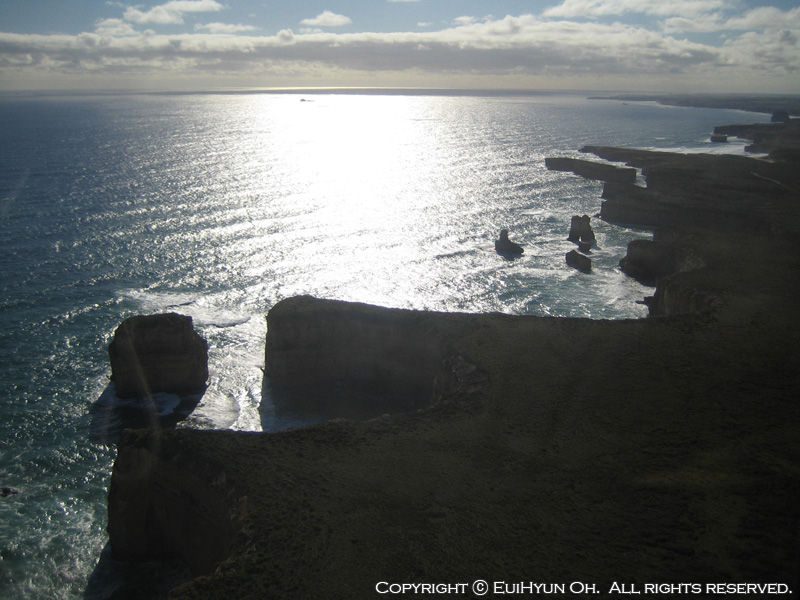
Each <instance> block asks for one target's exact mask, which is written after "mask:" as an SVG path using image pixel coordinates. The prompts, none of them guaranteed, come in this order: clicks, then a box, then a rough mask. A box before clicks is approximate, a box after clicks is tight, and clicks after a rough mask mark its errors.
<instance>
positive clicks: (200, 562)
mask: <svg viewBox="0 0 800 600" xmlns="http://www.w3.org/2000/svg"><path fill="white" fill-rule="evenodd" d="M118 447H119V453H118V456H117V459H116V461H115V462H114V472H113V474H112V477H111V486H110V490H109V495H108V506H109V510H108V534H109V539H110V543H111V550H112V553H113V556H114V558H116V559H119V560H132V561H152V560H159V559H169V558H180V559H183V560H184V561H185V562H186V564H187V565H188V566H189V567H190V569H191V570H192V572H193V573H194V574H196V575H199V574H202V573H207V572H209V571H210V570H211V569H212V568H213V567H214V566H216V565H217V564H218V563H219V562H221V561H222V560H224V559H225V558H227V557H228V556H229V555H230V553H231V551H232V550H233V549H234V548H235V547H236V545H237V543H240V542H241V537H242V532H241V528H240V525H239V524H240V521H241V518H242V517H243V515H244V514H245V511H246V506H247V499H246V498H245V497H244V496H243V495H241V494H239V493H238V491H237V489H236V488H235V487H234V486H233V485H230V484H229V482H228V481H227V479H226V471H225V469H224V467H223V466H222V465H220V464H219V463H217V462H216V461H210V462H209V461H208V456H199V455H195V454H193V453H192V452H187V451H185V450H181V448H180V447H176V446H175V445H172V444H171V443H170V438H169V437H166V436H163V437H162V434H161V431H160V430H158V429H155V430H152V431H149V432H148V431H141V432H135V431H131V430H128V431H126V432H124V433H123V434H122V438H121V439H120V441H119V445H118Z"/></svg>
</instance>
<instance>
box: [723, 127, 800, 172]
mask: <svg viewBox="0 0 800 600" xmlns="http://www.w3.org/2000/svg"><path fill="white" fill-rule="evenodd" d="M714 133H716V134H720V135H729V136H731V135H732V136H736V137H738V138H741V139H745V140H751V141H752V142H753V143H752V144H750V145H749V146H747V147H746V150H747V151H748V152H753V153H760V154H769V157H770V158H772V159H775V160H792V161H793V162H794V161H796V160H797V158H796V155H797V153H798V151H799V150H800V139H798V138H800V119H790V118H788V116H784V118H779V119H777V120H773V122H772V123H756V124H750V125H723V126H720V127H715V128H714Z"/></svg>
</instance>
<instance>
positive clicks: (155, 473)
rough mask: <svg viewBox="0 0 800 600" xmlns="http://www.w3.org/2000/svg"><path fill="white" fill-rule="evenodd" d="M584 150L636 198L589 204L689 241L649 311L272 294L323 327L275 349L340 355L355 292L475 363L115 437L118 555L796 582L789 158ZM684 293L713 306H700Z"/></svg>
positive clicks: (204, 570) (366, 587) (370, 586)
mask: <svg viewBox="0 0 800 600" xmlns="http://www.w3.org/2000/svg"><path fill="white" fill-rule="evenodd" d="M591 151H592V152H593V153H595V154H597V155H598V156H601V157H602V158H607V159H609V160H615V159H616V160H619V159H622V160H624V161H626V162H628V163H631V164H632V163H636V164H634V165H633V166H637V167H639V168H643V169H644V175H645V177H646V179H647V182H648V188H644V189H645V190H648V189H649V191H645V193H644V196H642V197H640V196H641V192H640V191H639V190H632V189H631V188H623V189H620V188H619V187H615V185H616V186H619V185H620V184H611V185H610V186H607V187H608V189H609V190H610V191H609V192H608V195H607V194H606V193H605V192H604V197H605V200H606V202H607V203H608V202H611V203H612V205H613V204H614V203H615V202H616V203H617V204H618V205H622V207H623V208H624V209H626V210H628V211H629V212H628V215H629V216H631V215H633V212H632V211H631V206H633V208H637V209H641V208H642V207H644V208H645V209H650V210H651V212H652V206H653V205H654V204H655V205H657V206H658V207H659V214H660V215H661V216H662V217H663V218H665V219H667V221H665V222H662V223H653V224H650V223H648V225H650V226H658V227H660V228H661V229H660V233H659V234H658V236H659V237H658V239H659V241H664V242H666V243H668V244H671V247H673V248H679V249H680V252H681V256H683V257H684V260H683V262H682V263H681V264H680V265H679V267H678V269H677V270H676V271H673V272H671V273H668V274H665V275H663V276H661V277H660V279H659V280H658V286H657V288H656V291H655V295H654V300H653V301H652V302H651V304H650V307H651V311H652V312H653V313H654V314H658V315H661V316H659V317H656V318H650V319H644V320H640V321H620V322H608V321H591V320H584V319H558V318H541V317H512V316H507V315H499V314H485V315H466V314H445V313H431V312H415V311H400V312H398V311H396V310H392V309H377V308H375V307H367V306H366V305H355V304H353V303H330V302H328V301H324V300H313V299H300V300H293V301H292V303H293V304H294V307H293V306H292V304H291V303H290V304H289V305H288V309H287V305H284V307H283V310H288V311H289V312H290V313H291V311H292V310H301V309H302V310H309V307H311V308H312V309H314V310H315V311H317V314H315V315H312V316H311V317H310V318H306V319H305V322H311V323H317V328H316V330H315V329H313V328H311V329H308V330H305V331H302V332H300V333H303V335H306V336H307V337H306V341H305V343H304V344H300V345H298V346H297V347H296V348H294V349H293V350H294V352H295V353H294V356H290V357H289V359H288V360H290V361H291V360H293V361H296V362H297V363H298V364H300V363H302V362H304V361H306V360H307V358H308V348H309V347H315V346H317V347H321V348H323V349H324V350H326V351H329V352H330V353H332V354H337V353H338V355H339V356H340V357H341V356H343V357H347V356H350V355H351V354H352V353H350V352H348V349H349V348H352V347H353V346H354V345H355V346H359V345H360V344H361V340H363V335H365V334H363V333H359V334H358V335H356V336H355V337H354V338H353V339H349V340H346V339H345V337H346V335H345V334H346V333H347V331H350V329H343V330H339V331H334V333H331V331H330V330H329V329H328V327H327V325H328V324H330V323H332V322H336V320H337V319H343V318H345V317H342V314H343V313H353V312H355V314H359V313H360V312H361V313H364V314H367V313H368V314H370V315H372V317H371V318H374V319H375V320H376V322H378V323H381V324H384V325H385V326H386V327H388V328H389V329H388V330H391V329H392V328H395V329H397V331H398V332H401V333H402V334H403V335H404V336H407V337H408V338H409V339H418V338H419V337H420V336H428V338H429V339H431V340H436V341H437V343H436V344H435V345H434V346H435V348H434V349H433V350H432V352H433V357H434V359H438V360H440V361H441V363H442V364H443V365H445V367H446V368H445V370H444V371H442V372H441V373H434V374H433V375H431V376H433V377H437V378H438V379H437V381H440V380H441V377H442V376H443V375H442V373H443V374H444V375H446V374H447V373H448V369H449V373H451V374H452V375H453V380H454V381H456V380H458V372H459V370H460V372H462V373H463V372H465V370H466V371H469V373H472V374H474V372H475V371H476V370H477V371H478V372H479V373H480V374H481V377H480V378H477V379H475V378H472V379H468V384H466V385H458V384H457V382H456V384H451V385H446V386H440V387H438V388H437V387H436V386H433V387H432V389H434V390H436V393H435V394H433V400H432V402H430V403H429V405H427V406H423V407H414V409H413V410H410V411H408V412H401V413H398V414H394V415H387V416H377V417H374V418H372V419H369V420H366V421H354V420H333V421H330V422H328V423H325V424H322V425H318V426H314V427H309V428H303V429H297V430H290V431H284V432H280V433H277V434H244V433H234V432H229V431H193V430H188V429H183V430H158V431H151V432H144V431H140V432H130V433H127V434H126V435H125V436H124V437H123V440H122V442H121V443H120V446H119V456H118V459H117V462H116V464H115V469H114V474H113V476H112V484H111V494H110V499H109V502H110V524H109V531H110V535H111V544H112V548H114V551H115V552H118V553H120V554H125V552H126V550H127V551H129V552H128V553H129V555H130V557H133V558H139V559H152V558H160V557H159V556H158V552H159V551H161V552H162V553H163V554H164V555H165V556H166V555H179V556H182V558H183V559H184V560H186V561H187V562H188V563H189V566H190V567H191V568H192V569H193V573H194V574H195V575H196V576H197V578H196V579H194V580H192V581H190V582H189V583H187V584H185V585H184V586H181V587H179V588H177V589H176V590H174V591H173V592H172V595H171V597H174V598H207V597H211V596H212V594H213V595H218V594H225V595H226V596H228V597H257V596H262V595H268V596H276V597H293V598H305V597H309V598H311V597H319V596H320V595H324V596H325V597H330V598H338V597H341V598H347V597H364V596H369V595H372V594H374V593H375V585H376V584H377V583H379V582H380V581H387V582H425V581H428V582H433V581H447V582H450V583H453V584H455V583H460V582H466V581H474V580H475V579H477V578H479V577H482V578H485V579H487V580H489V581H506V582H507V581H534V580H538V581H543V582H552V583H555V582H559V581H567V582H569V581H583V582H587V583H588V582H593V583H596V584H597V585H598V588H599V590H600V591H601V592H602V591H605V592H608V591H609V585H610V583H611V582H613V581H626V582H629V583H636V582H638V583H645V582H652V583H656V582H684V581H692V582H699V583H703V582H719V581H724V582H731V583H735V582H740V581H773V580H774V581H779V582H784V583H787V584H789V585H790V587H792V585H793V584H794V585H795V586H796V585H798V584H800V581H798V575H800V573H798V572H797V564H798V558H800V554H799V553H798V550H797V548H796V540H795V538H794V536H795V534H796V532H797V531H798V525H799V524H800V518H799V517H798V514H797V511H796V510H795V509H794V500H795V498H796V493H797V490H798V489H800V477H798V475H797V466H798V465H800V450H799V449H798V448H800V446H798V444H797V441H798V434H797V433H796V431H795V430H796V424H797V422H798V416H800V411H799V410H798V407H797V404H796V400H795V399H796V397H797V396H798V394H797V392H798V381H797V375H796V373H797V372H798V366H800V357H798V351H797V350H796V346H797V344H796V341H797V339H798V334H799V333H800V328H798V325H797V324H796V322H795V321H796V319H795V318H794V313H795V311H796V309H797V304H798V303H797V298H798V297H800V296H798V291H800V285H798V283H797V282H796V279H797V277H796V275H797V271H798V261H797V257H796V255H797V252H796V249H795V240H796V239H797V235H798V233H800V231H799V230H800V225H798V221H797V216H798V215H797V213H798V208H797V206H796V203H795V202H794V201H793V200H794V198H795V197H796V190H797V189H798V181H797V177H796V176H795V175H794V174H793V173H792V172H791V167H788V168H782V166H781V164H779V163H766V162H765V161H758V160H757V159H751V158H743V159H742V161H746V162H736V164H735V165H731V164H729V162H724V164H723V161H722V160H717V159H715V158H713V157H712V158H707V157H702V156H701V157H697V156H691V157H685V156H683V155H675V154H670V153H652V152H651V153H647V152H644V151H628V150H620V149H600V148H593V149H592V150H591ZM624 153H627V154H624ZM725 161H727V159H725ZM737 161H738V157H737ZM717 164H721V165H723V166H722V167H721V168H722V170H721V171H715V170H714V169H715V168H716V165H717ZM745 165H746V168H743V167H744V166H745ZM776 165H777V166H776ZM760 169H768V170H769V171H768V172H767V171H765V172H763V173H762V172H760V171H759V170H760ZM709 173H710V174H711V176H709V177H705V176H704V174H709ZM725 173H727V174H728V175H727V177H730V178H731V179H730V182H729V183H730V185H727V186H725V185H720V182H721V177H723V175H722V174H725ZM733 175H736V177H733ZM740 177H744V180H746V182H747V185H748V186H751V187H746V188H744V189H742V180H741V179H739V178H740ZM679 182H682V184H681V185H676V184H677V183H679ZM775 182H778V184H779V185H776V184H775ZM630 185H633V184H630ZM784 188H786V190H788V192H785V193H784V192H783V191H781V190H783V189H784ZM639 189H642V188H639ZM670 190H672V192H671V193H670ZM737 190H738V191H739V192H740V193H739V194H738V195H737ZM689 192H692V193H689ZM633 194H636V196H635V197H634V196H633ZM609 196H611V197H609ZM731 199H734V200H737V201H736V202H732V201H731ZM701 200H702V201H703V202H704V203H703V202H701ZM632 203H633V204H632ZM603 208H604V209H605V207H603ZM602 210H603V209H601V211H602ZM605 210H609V209H605ZM698 215H700V216H702V217H703V218H698ZM631 218H632V219H634V217H633V216H631ZM640 218H641V217H640V216H637V217H635V219H640ZM635 219H634V221H635ZM756 224H758V226H755V225H756ZM698 293H702V294H707V295H709V296H708V297H712V298H713V299H714V302H712V303H711V305H709V306H706V305H705V304H703V305H702V306H695V305H694V304H692V302H693V301H694V300H693V299H696V298H697V297H698ZM704 297H706V296H704ZM697 308H702V309H710V310H702V311H699V312H698V311H697V310H696V309H697ZM398 315H401V318H400V319H399V320H398V319H397V316H398ZM307 317H308V315H307ZM323 334H324V335H326V336H328V337H325V338H324V343H322V344H321V345H320V344H318V343H315V341H314V340H315V339H316V340H317V342H319V341H320V340H322V338H321V337H320V336H322V335H323ZM273 335H277V333H275V332H274V333H273ZM298 335H299V334H298V330H297V326H295V327H294V329H291V330H290V332H289V334H288V339H289V340H296V339H297V337H298ZM315 336H316V337H315ZM337 336H338V337H337ZM359 336H361V337H359ZM268 343H269V342H268ZM384 350H386V348H385V347H384ZM371 354H373V355H374V354H375V353H374V352H373V353H371ZM452 357H460V358H461V359H462V363H455V362H453V361H452V360H450V362H447V361H448V360H449V359H452ZM368 358H369V357H367V359H368ZM456 364H458V365H460V366H458V367H456V366H455V365H456ZM464 364H466V365H467V366H466V367H464V366H463V365H464ZM268 365H269V359H268ZM400 366H401V367H403V365H400ZM473 367H474V369H473ZM404 368H406V369H407V373H413V372H415V371H416V369H415V367H414V366H413V365H412V366H406V367H404ZM378 372H379V373H381V371H378ZM404 376H405V375H404V374H403V372H402V370H401V371H400V372H399V373H398V377H399V378H402V377H404ZM323 385H324V382H323ZM765 490H769V493H768V494H766V493H764V491H765ZM155 507H158V508H157V509H155ZM154 509H155V512H154ZM115 511H116V512H115ZM154 515H155V516H154ZM209 523H213V524H214V526H211V527H209ZM121 525H122V526H124V527H125V528H127V529H128V530H129V531H128V532H127V533H126V534H125V535H120V534H119V529H118V527H119V526H121ZM115 528H117V530H116V532H115ZM190 533H191V535H189V534H190ZM126 536H127V537H126ZM137 543H140V544H141V545H140V546H139V548H140V550H138V551H130V550H131V549H133V548H136V547H137V546H136V544H137ZM199 548H202V549H203V550H202V551H200V550H198V549H199ZM137 552H138V554H137ZM589 595H594V594H587V597H588V596H589Z"/></svg>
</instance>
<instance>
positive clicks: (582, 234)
mask: <svg viewBox="0 0 800 600" xmlns="http://www.w3.org/2000/svg"><path fill="white" fill-rule="evenodd" d="M567 239H568V240H569V241H570V242H578V241H580V242H587V243H589V244H591V243H592V242H594V241H595V237H594V231H592V225H591V219H590V218H589V215H583V216H579V215H575V216H573V217H572V219H571V220H570V226H569V236H568V237H567Z"/></svg>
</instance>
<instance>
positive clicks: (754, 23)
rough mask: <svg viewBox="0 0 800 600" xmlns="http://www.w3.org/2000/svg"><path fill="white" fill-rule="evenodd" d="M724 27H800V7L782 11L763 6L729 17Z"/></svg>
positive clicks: (744, 28)
mask: <svg viewBox="0 0 800 600" xmlns="http://www.w3.org/2000/svg"><path fill="white" fill-rule="evenodd" d="M724 29H741V30H747V29H800V7H799V8H792V9H790V10H787V11H782V10H780V9H779V8H775V7H774V6H762V7H761V8H755V9H753V10H750V11H748V12H746V13H745V14H743V15H742V16H740V17H734V18H731V19H728V20H727V21H726V22H725V25H724Z"/></svg>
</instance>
